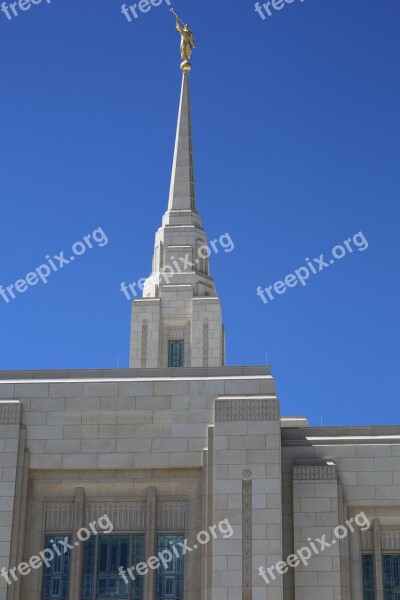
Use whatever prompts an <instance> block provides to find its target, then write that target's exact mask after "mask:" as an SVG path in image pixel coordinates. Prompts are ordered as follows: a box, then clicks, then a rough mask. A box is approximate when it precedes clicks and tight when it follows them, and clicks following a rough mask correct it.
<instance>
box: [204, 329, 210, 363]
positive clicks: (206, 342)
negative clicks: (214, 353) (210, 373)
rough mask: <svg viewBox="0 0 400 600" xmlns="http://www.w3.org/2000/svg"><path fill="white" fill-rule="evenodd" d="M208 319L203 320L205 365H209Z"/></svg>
mask: <svg viewBox="0 0 400 600" xmlns="http://www.w3.org/2000/svg"><path fill="white" fill-rule="evenodd" d="M208 332H209V324H208V319H205V321H204V322H203V367H208Z"/></svg>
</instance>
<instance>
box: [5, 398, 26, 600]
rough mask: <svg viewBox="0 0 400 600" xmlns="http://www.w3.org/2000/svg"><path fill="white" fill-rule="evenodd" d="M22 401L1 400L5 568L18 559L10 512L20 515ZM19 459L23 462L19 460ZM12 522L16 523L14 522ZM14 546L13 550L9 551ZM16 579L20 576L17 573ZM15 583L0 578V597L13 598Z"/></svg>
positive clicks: (16, 537)
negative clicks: (19, 477) (19, 469)
mask: <svg viewBox="0 0 400 600" xmlns="http://www.w3.org/2000/svg"><path fill="white" fill-rule="evenodd" d="M20 422H21V404H20V402H19V400H1V401H0V462H1V468H0V521H1V528H0V565H1V566H2V567H5V569H6V570H8V569H9V568H12V567H16V566H17V564H11V563H10V557H12V560H16V559H17V546H18V543H17V542H18V530H17V529H16V528H15V527H14V528H13V515H14V514H15V513H17V514H19V513H20V509H21V496H20V491H21V489H20V491H19V493H18V487H19V488H20V486H18V485H17V479H18V477H17V469H18V464H19V465H21V464H23V454H22V457H20V456H19V454H20V452H22V453H23V452H24V448H22V444H20V435H21V428H20ZM21 461H22V463H21ZM14 525H17V524H16V523H15V522H14ZM12 549H13V551H12ZM17 576H18V578H20V577H21V576H20V575H19V573H17ZM12 587H14V586H9V587H8V586H7V582H6V581H5V579H4V578H3V577H1V578H0V600H7V598H8V599H10V598H12V595H13V593H14V591H13V590H12Z"/></svg>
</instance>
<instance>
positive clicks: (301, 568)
mask: <svg viewBox="0 0 400 600" xmlns="http://www.w3.org/2000/svg"><path fill="white" fill-rule="evenodd" d="M338 500H339V498H338V481H337V472H336V467H335V466H330V465H326V464H302V465H295V466H294V467H293V509H294V547H295V551H296V550H297V549H300V548H302V547H303V546H304V547H307V548H308V549H310V552H311V555H310V558H309V559H308V561H307V564H304V563H302V562H301V563H300V564H299V565H298V566H297V567H296V568H295V599H296V600H304V599H305V598H306V599H307V600H332V599H333V598H334V599H335V600H343V595H342V586H341V556H340V544H339V543H338V542H339V540H338V539H335V535H334V530H335V528H336V527H337V526H338V525H340V524H341V523H340V515H339V501H338ZM321 536H325V538H326V540H327V541H328V542H331V541H332V540H334V539H335V542H334V543H333V544H331V546H330V547H329V548H325V549H324V551H323V552H321V553H318V554H317V553H316V552H315V551H314V550H312V546H311V548H310V542H312V541H313V540H316V539H317V538H321Z"/></svg>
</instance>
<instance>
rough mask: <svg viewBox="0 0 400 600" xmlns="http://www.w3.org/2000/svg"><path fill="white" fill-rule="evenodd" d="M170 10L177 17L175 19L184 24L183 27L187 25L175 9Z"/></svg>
mask: <svg viewBox="0 0 400 600" xmlns="http://www.w3.org/2000/svg"><path fill="white" fill-rule="evenodd" d="M169 10H170V11H171V12H172V14H173V15H175V17H176V18H177V19H178V21H180V22H181V23H182V25H184V24H185V23H184V22H183V21H182V19H181V18H180V16H179V15H177V14H176V12H175V11H174V9H173V8H170V9H169Z"/></svg>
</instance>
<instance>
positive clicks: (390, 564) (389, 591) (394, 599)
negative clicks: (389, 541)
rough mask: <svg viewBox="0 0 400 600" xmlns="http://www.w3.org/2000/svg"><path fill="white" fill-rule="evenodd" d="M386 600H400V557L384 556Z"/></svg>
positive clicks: (393, 555)
mask: <svg viewBox="0 0 400 600" xmlns="http://www.w3.org/2000/svg"><path fill="white" fill-rule="evenodd" d="M382 558H383V582H384V587H385V600H400V555H395V554H384V555H383V557H382Z"/></svg>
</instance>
